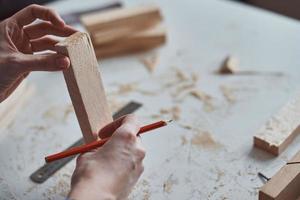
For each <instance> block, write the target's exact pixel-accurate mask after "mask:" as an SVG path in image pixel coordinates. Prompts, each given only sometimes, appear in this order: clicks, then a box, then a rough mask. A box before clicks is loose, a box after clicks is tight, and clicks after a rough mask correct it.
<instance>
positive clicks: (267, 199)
mask: <svg viewBox="0 0 300 200" xmlns="http://www.w3.org/2000/svg"><path fill="white" fill-rule="evenodd" d="M289 162H300V151H299V152H298V153H297V154H296V155H295V156H294V157H293V158H292V159H291V160H290V161H289ZM258 196H259V200H296V199H298V198H299V197H300V164H286V165H284V166H283V167H282V168H281V169H280V170H279V172H277V174H275V175H274V176H273V177H272V178H271V179H270V180H269V181H268V182H267V183H266V184H265V185H264V186H263V187H262V188H261V189H260V191H259V195H258Z"/></svg>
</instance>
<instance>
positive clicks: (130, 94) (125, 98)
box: [0, 0, 300, 200]
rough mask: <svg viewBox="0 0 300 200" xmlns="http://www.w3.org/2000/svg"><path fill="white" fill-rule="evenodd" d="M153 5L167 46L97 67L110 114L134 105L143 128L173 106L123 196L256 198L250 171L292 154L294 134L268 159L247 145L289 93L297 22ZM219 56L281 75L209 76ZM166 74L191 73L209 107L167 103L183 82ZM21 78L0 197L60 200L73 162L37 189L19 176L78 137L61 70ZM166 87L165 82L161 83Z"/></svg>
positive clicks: (298, 50)
mask: <svg viewBox="0 0 300 200" xmlns="http://www.w3.org/2000/svg"><path fill="white" fill-rule="evenodd" d="M149 2H153V1H149ZM98 3H99V1H98V0H97V1H96V0H95V1H92V0H89V1H82V0H76V1H75V0H68V1H62V2H60V1H58V2H55V3H53V4H51V5H50V6H51V7H53V8H55V9H57V10H58V11H59V12H60V13H64V12H68V11H72V10H76V9H77V10H78V9H80V8H85V7H92V6H93V5H96V4H98ZM141 3H146V1H145V2H144V1H138V0H136V1H129V0H128V2H125V6H134V5H139V4H141ZM155 3H156V4H158V5H159V6H160V7H161V9H162V13H163V16H164V24H165V25H166V27H167V31H168V41H167V44H166V45H164V46H163V47H162V48H159V49H157V50H155V51H152V52H149V53H147V54H139V55H134V56H125V57H119V58H114V59H106V60H100V62H99V63H100V71H101V74H102V78H103V81H104V86H105V88H106V91H107V94H108V98H109V101H110V102H111V103H112V104H114V105H115V106H114V107H113V108H112V110H116V109H117V107H119V106H120V105H123V104H125V103H127V102H129V101H130V100H135V101H138V102H140V103H142V104H143V107H142V108H141V109H139V110H138V111H137V112H136V114H137V116H139V117H140V119H141V121H142V122H143V123H148V122H152V121H155V120H157V119H158V118H155V115H157V114H159V115H161V116H160V117H161V118H163V119H168V118H171V116H169V115H167V114H160V110H161V109H169V108H171V107H173V106H177V107H179V108H180V110H181V114H180V118H179V119H178V120H175V121H174V122H173V123H172V124H171V125H170V126H168V127H165V128H162V129H159V130H156V131H155V132H152V133H150V134H147V135H145V136H143V137H142V142H143V144H144V146H145V148H146V149H147V155H146V158H145V161H144V165H145V171H144V173H143V175H142V176H141V178H140V180H139V182H138V184H137V186H136V188H135V189H134V191H133V192H132V194H131V196H130V199H134V200H140V199H145V200H146V199H151V200H160V199H172V200H189V199H211V200H213V199H215V200H221V199H233V200H235V199H243V200H252V199H257V196H258V188H259V187H260V186H262V185H263V183H262V181H261V180H260V179H259V178H258V176H257V173H258V172H259V171H261V170H262V169H265V168H266V167H268V166H269V165H271V164H273V163H274V162H278V161H280V160H283V161H286V160H288V159H289V158H290V157H291V156H292V155H293V154H294V153H295V152H296V151H297V149H300V138H299V137H298V138H297V139H296V141H294V142H293V143H292V145H290V147H289V148H288V149H287V150H286V151H285V152H284V153H283V154H282V155H280V156H279V157H277V158H274V157H273V156H271V155H269V154H267V153H265V152H262V151H260V150H257V149H254V148H253V146H252V143H253V142H252V140H253V135H254V134H255V132H256V131H257V130H258V129H259V128H260V126H261V125H262V124H263V123H264V122H265V121H266V120H267V119H268V118H269V117H270V116H271V115H272V114H274V113H276V111H277V110H278V109H279V108H280V107H281V106H283V105H284V103H285V102H286V101H287V100H288V99H289V98H291V97H292V96H293V95H294V94H295V92H296V90H297V89H298V88H299V86H298V85H299V84H300V83H299V80H300V79H299V78H300V68H299V67H300V23H299V22H297V21H295V20H292V19H289V18H285V17H282V16H279V15H276V14H272V13H268V12H265V11H262V10H258V9H255V8H252V7H248V6H244V5H242V4H238V3H233V2H230V1H225V0H224V1H222V0H199V1H196V0H195V1H182V0H176V1H159V0H156V1H155ZM78 27H80V26H78ZM153 54H156V55H157V56H158V59H159V63H158V64H157V66H156V69H155V71H154V72H153V73H152V74H150V73H149V72H148V71H147V70H146V69H145V67H144V66H143V64H142V63H141V62H140V57H147V56H151V55H153ZM227 55H234V56H235V57H237V58H238V59H239V60H240V61H241V64H240V66H241V68H242V69H243V70H254V71H281V72H283V73H284V76H279V77H278V76H271V75H265V76H263V75H260V76H258V75H252V76H220V75H216V74H215V73H214V71H215V70H216V69H217V68H218V67H219V65H220V63H221V62H222V60H223V59H224V58H225V57H226V56H227ZM176 68H178V69H179V70H181V71H184V72H185V73H186V74H187V75H188V76H190V75H191V74H192V73H194V74H197V75H198V76H199V80H198V82H197V83H196V85H197V86H196V88H197V89H199V90H201V91H203V92H205V93H207V94H209V95H210V96H212V104H213V105H212V107H210V106H209V105H208V107H205V105H204V106H203V102H201V101H199V100H198V99H196V98H194V97H192V96H185V95H184V94H179V95H178V96H177V97H174V96H176V94H178V93H179V92H178V91H177V90H178V88H179V87H180V86H181V85H184V84H188V83H189V82H188V81H187V82H184V83H178V80H177V76H176V73H175V71H176V70H175V69H176ZM28 82H29V84H30V85H31V86H33V87H34V93H33V95H32V96H31V98H30V99H29V100H28V101H27V102H26V103H25V104H24V105H25V106H24V107H23V108H22V109H21V110H19V112H18V114H17V115H16V118H15V120H14V122H13V123H12V124H11V125H10V126H9V127H8V128H5V129H4V130H2V129H1V134H0V158H1V163H0V188H1V189H0V192H1V193H0V199H1V200H4V199H22V200H35V199H53V200H54V199H55V200H60V199H61V200H63V199H64V198H65V196H66V195H67V193H68V190H69V182H70V176H71V174H72V172H73V169H74V166H75V160H73V161H72V162H71V163H69V164H68V165H67V166H65V167H64V168H63V169H62V170H60V171H59V172H58V173H56V174H55V175H53V177H51V178H50V179H48V180H47V181H46V182H44V183H43V184H35V183H33V182H32V181H31V180H30V179H29V176H30V174H31V173H32V172H33V171H35V170H36V169H37V168H38V167H40V166H41V165H43V163H44V156H45V155H48V154H51V153H54V152H58V151H61V150H63V149H65V148H66V147H68V146H69V145H70V144H72V143H73V142H75V141H76V140H77V139H79V138H80V137H81V132H80V129H79V126H78V123H77V119H76V117H75V114H74V112H69V111H70V108H71V106H70V105H71V103H70V98H69V95H68V92H67V89H66V85H65V83H64V79H63V76H62V73H59V72H57V73H41V72H40V73H33V74H31V75H30V77H29V81H28ZM133 83H135V85H136V87H137V88H136V89H135V90H133V91H127V92H126V91H124V92H123V93H121V94H120V93H116V91H117V90H118V88H119V85H121V84H133ZM169 83H174V84H173V86H169V87H166V85H168V84H169ZM175 83H176V84H175ZM221 86H222V87H223V86H226V87H228V88H230V89H231V90H232V95H233V96H234V97H235V99H236V100H235V102H233V103H232V102H230V101H227V100H226V98H225V96H224V95H223V94H222V91H221V90H220V87H221ZM206 106H207V105H206ZM208 108H210V109H212V110H207V109H208ZM183 125H184V126H191V127H192V128H191V129H190V130H188V129H187V128H184V127H183ZM198 136H199V137H198ZM205 137H206V139H207V140H206V141H207V143H203V139H204V140H205ZM210 137H211V138H212V139H211V138H210Z"/></svg>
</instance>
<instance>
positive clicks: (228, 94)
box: [220, 85, 236, 104]
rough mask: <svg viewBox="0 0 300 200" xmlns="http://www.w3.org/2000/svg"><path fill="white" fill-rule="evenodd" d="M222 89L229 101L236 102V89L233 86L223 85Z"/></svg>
mask: <svg viewBox="0 0 300 200" xmlns="http://www.w3.org/2000/svg"><path fill="white" fill-rule="evenodd" d="M220 90H221V91H222V94H223V96H224V98H225V99H226V101H227V102H228V103H230V104H233V103H235V102H236V97H235V96H234V94H233V91H234V90H233V89H232V88H229V87H228V86H225V85H221V86H220Z"/></svg>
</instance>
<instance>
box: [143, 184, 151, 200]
mask: <svg viewBox="0 0 300 200" xmlns="http://www.w3.org/2000/svg"><path fill="white" fill-rule="evenodd" d="M141 184H142V186H143V200H149V199H150V197H151V193H150V191H149V186H150V184H149V182H148V181H147V180H145V179H143V180H142V183H141Z"/></svg>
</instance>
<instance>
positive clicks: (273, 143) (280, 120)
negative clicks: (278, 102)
mask: <svg viewBox="0 0 300 200" xmlns="http://www.w3.org/2000/svg"><path fill="white" fill-rule="evenodd" d="M299 125H300V95H297V97H296V98H295V99H293V100H291V101H290V102H288V103H287V104H286V105H285V106H284V107H283V108H282V109H281V110H280V111H279V112H278V113H277V114H276V115H275V116H273V117H272V118H271V119H269V120H268V121H267V122H266V123H265V124H264V125H263V126H262V127H261V129H260V130H259V131H258V132H257V134H256V135H255V136H254V146H255V147H258V148H260V149H262V150H264V151H267V152H269V153H271V154H273V155H276V156H277V155H279V154H280V153H281V152H282V151H284V150H285V149H286V148H287V146H288V145H289V144H290V143H291V142H292V141H293V139H294V138H295V137H296V136H297V135H298V134H299V133H300V126H299Z"/></svg>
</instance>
